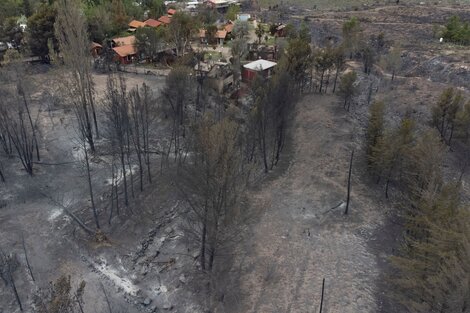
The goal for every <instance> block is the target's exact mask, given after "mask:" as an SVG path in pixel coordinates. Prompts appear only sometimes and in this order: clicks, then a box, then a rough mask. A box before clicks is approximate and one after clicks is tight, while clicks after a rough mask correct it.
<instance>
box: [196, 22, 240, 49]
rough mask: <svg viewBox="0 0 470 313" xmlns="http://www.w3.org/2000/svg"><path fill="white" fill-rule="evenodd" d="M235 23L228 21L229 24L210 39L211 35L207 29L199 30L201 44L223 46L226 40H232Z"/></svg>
mask: <svg viewBox="0 0 470 313" xmlns="http://www.w3.org/2000/svg"><path fill="white" fill-rule="evenodd" d="M233 26H234V24H233V22H232V21H228V23H227V24H225V25H223V26H222V27H221V28H220V29H217V31H216V32H214V33H213V34H210V35H212V37H213V38H209V36H210V35H209V34H208V32H207V30H206V29H200V30H199V42H200V43H201V44H211V43H216V44H218V45H221V46H222V45H223V44H224V42H225V40H227V39H230V38H232V31H233Z"/></svg>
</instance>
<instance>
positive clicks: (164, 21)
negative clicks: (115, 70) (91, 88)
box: [90, 9, 176, 64]
mask: <svg viewBox="0 0 470 313" xmlns="http://www.w3.org/2000/svg"><path fill="white" fill-rule="evenodd" d="M174 14H176V10H175V9H168V11H167V15H162V16H160V17H159V18H158V19H152V18H149V19H147V20H146V21H144V22H142V21H137V20H132V21H130V22H129V24H128V27H129V28H128V32H129V33H133V32H135V31H136V30H137V29H138V28H140V27H152V28H157V27H165V26H167V25H169V24H170V23H171V18H172V16H173V15H174ZM111 48H112V50H113V53H114V57H113V60H114V61H116V62H119V63H120V64H130V63H132V61H134V60H135V59H137V52H138V51H137V47H136V39H135V36H134V35H129V36H125V37H116V38H113V39H112V40H111ZM90 51H91V54H92V56H93V57H98V56H99V55H100V54H101V52H102V51H103V46H102V45H100V44H99V43H96V42H93V43H92V44H91V48H90Z"/></svg>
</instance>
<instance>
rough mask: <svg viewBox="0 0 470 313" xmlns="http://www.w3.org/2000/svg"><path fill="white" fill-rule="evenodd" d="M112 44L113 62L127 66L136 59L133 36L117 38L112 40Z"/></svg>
mask: <svg viewBox="0 0 470 313" xmlns="http://www.w3.org/2000/svg"><path fill="white" fill-rule="evenodd" d="M112 43H113V51H114V53H115V57H114V60H116V61H119V62H120V63H121V64H129V63H132V60H133V59H135V58H136V56H137V48H136V47H135V36H127V37H117V38H114V39H113V40H112Z"/></svg>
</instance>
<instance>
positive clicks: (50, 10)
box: [27, 4, 57, 58]
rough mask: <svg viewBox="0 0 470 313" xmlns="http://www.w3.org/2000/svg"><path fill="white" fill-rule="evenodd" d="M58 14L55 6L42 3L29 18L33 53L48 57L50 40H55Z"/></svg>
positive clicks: (29, 38)
mask: <svg viewBox="0 0 470 313" xmlns="http://www.w3.org/2000/svg"><path fill="white" fill-rule="evenodd" d="M56 14H57V12H56V10H55V9H54V7H52V6H51V5H47V4H42V5H41V6H40V7H39V9H38V11H37V12H36V13H34V14H33V15H32V16H31V17H30V18H29V19H28V28H27V36H28V44H29V48H30V50H31V53H32V54H33V55H36V56H40V57H42V58H46V57H47V55H48V54H49V47H48V41H49V40H52V41H53V42H55V36H54V23H55V19H56ZM54 46H56V44H54Z"/></svg>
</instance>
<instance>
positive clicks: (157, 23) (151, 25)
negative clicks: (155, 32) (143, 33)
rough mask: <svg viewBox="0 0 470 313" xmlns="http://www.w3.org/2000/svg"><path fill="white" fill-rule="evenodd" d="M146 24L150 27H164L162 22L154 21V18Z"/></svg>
mask: <svg viewBox="0 0 470 313" xmlns="http://www.w3.org/2000/svg"><path fill="white" fill-rule="evenodd" d="M144 23H145V26H148V27H158V26H160V25H162V22H160V21H157V20H154V19H153V18H149V19H148V20H146V21H145V22H144Z"/></svg>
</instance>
